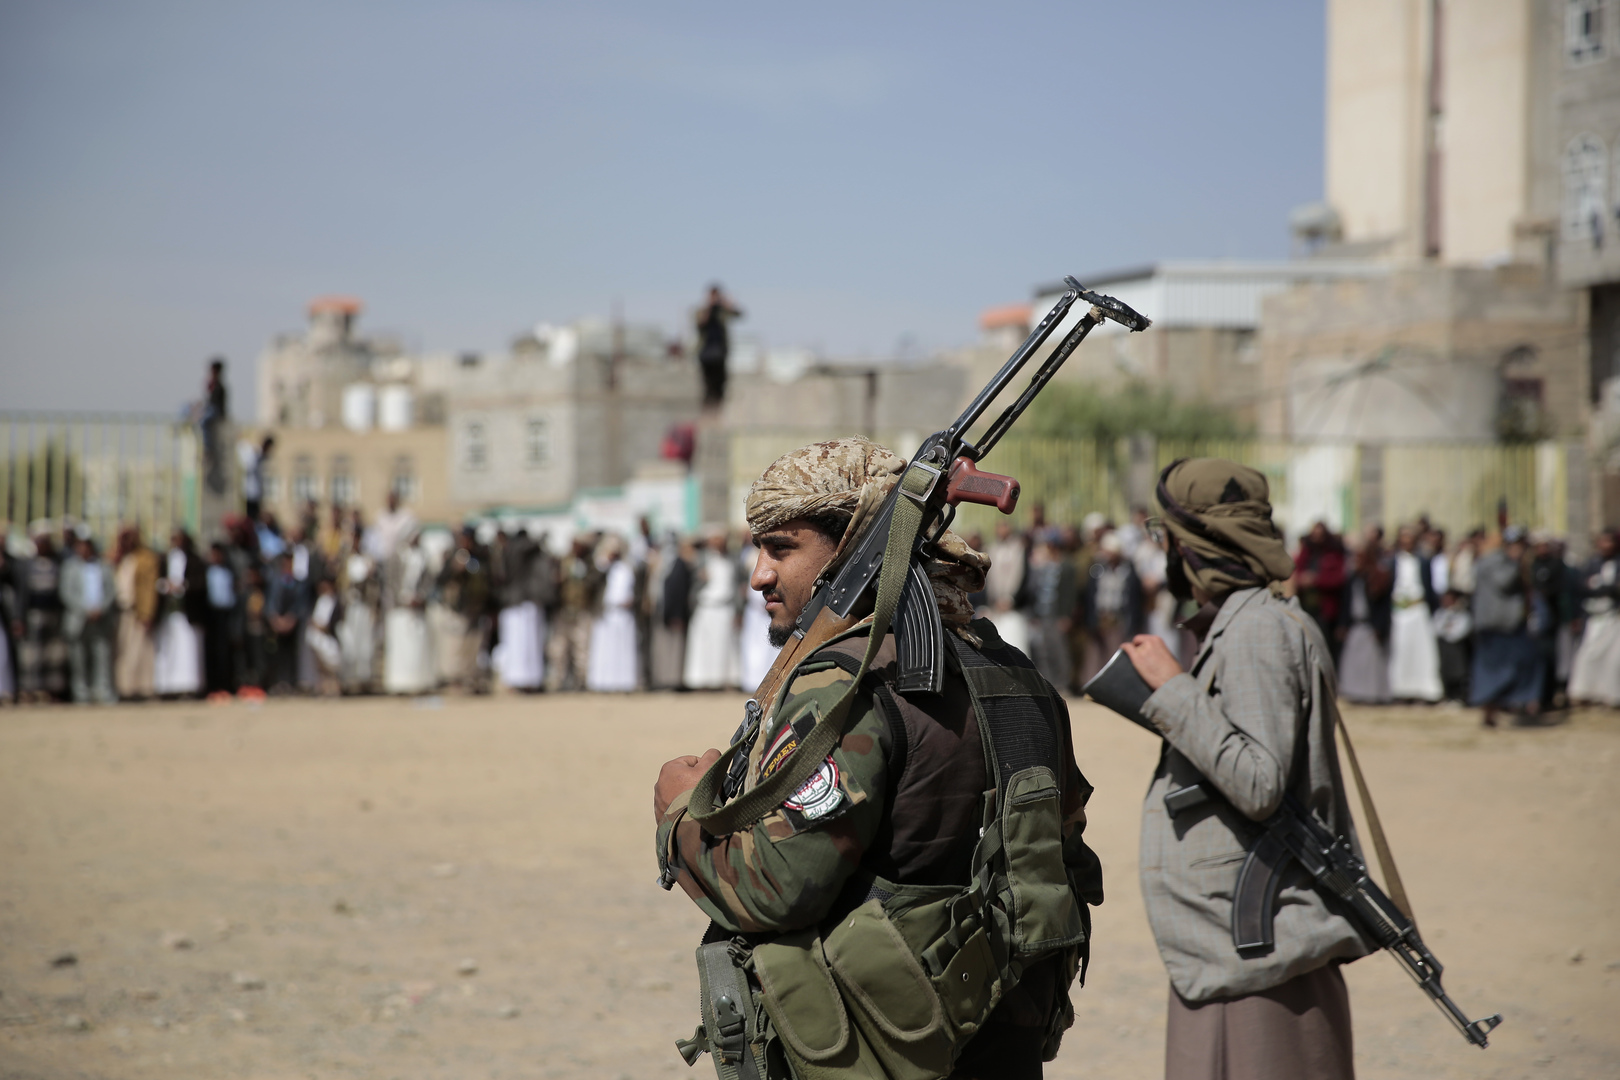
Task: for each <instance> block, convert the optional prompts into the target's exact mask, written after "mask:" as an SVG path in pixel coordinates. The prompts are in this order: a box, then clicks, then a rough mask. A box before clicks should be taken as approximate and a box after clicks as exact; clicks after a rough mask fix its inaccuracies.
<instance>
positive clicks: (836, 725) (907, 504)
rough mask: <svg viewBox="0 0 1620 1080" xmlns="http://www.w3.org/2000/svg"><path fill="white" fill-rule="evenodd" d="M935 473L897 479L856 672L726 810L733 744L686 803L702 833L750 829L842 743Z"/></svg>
mask: <svg viewBox="0 0 1620 1080" xmlns="http://www.w3.org/2000/svg"><path fill="white" fill-rule="evenodd" d="M936 477H937V474H936V473H935V472H934V471H933V470H929V469H921V468H918V467H916V465H915V464H913V465H912V466H910V467H908V468H907V469H906V471H905V474H904V475H903V476H902V477H901V478H900V484H899V491H898V492H897V493H896V495H895V503H894V515H893V518H892V520H891V524H890V526H889V539H888V544H887V545H886V546H885V548H884V550H883V566H882V568H881V569H880V570H879V571H878V587H877V603H876V605H875V607H874V609H873V611H872V629H871V632H870V636H869V637H868V638H867V642H866V654H865V655H864V656H863V657H862V658H861V667H860V670H859V671H858V672H857V673H856V675H855V678H854V679H853V680H852V681H851V682H850V684H849V687H848V689H846V690H845V691H844V693H843V695H842V696H841V697H839V699H838V700H837V701H836V702H835V703H834V704H833V706H832V708H830V709H829V710H827V713H826V714H825V715H824V716H823V717H822V718H821V719H820V720H819V721H818V722H817V723H816V726H815V727H814V728H812V729H811V730H810V734H808V735H806V736H805V738H804V742H803V743H801V744H800V745H799V748H798V749H797V750H795V751H794V752H793V756H792V757H791V758H789V759H788V762H787V764H786V765H784V766H783V767H782V768H780V769H778V770H777V771H776V772H774V773H772V774H771V775H770V776H768V777H766V778H765V779H764V780H762V781H760V782H759V784H758V785H756V786H755V787H753V788H751V789H750V790H748V791H745V792H743V793H742V794H741V795H739V796H737V798H735V799H733V800H732V801H730V802H728V803H726V804H725V805H724V806H719V805H717V804H716V796H717V795H718V794H719V793H720V784H721V781H722V780H723V779H724V778H725V775H726V770H727V769H728V768H729V767H730V763H731V759H732V758H733V757H734V756H735V755H736V754H737V753H738V744H736V743H733V744H732V745H731V746H730V747H728V748H727V750H726V752H725V753H723V754H721V755H720V759H719V760H718V761H716V762H715V763H714V764H713V765H711V766H709V769H708V771H707V772H705V773H704V774H703V778H702V779H701V780H699V781H698V784H697V787H695V788H694V789H692V795H691V798H690V800H689V801H688V803H687V814H688V816H689V817H691V818H692V820H693V821H695V822H697V823H698V825H699V826H701V827H702V828H703V829H704V831H705V832H708V833H710V834H711V835H714V836H725V835H728V834H730V833H734V832H738V831H740V830H742V829H746V828H749V827H751V826H752V825H753V824H754V823H755V822H756V821H758V820H759V819H760V818H762V817H764V816H765V815H766V814H768V813H770V812H771V810H773V809H774V808H776V807H777V806H779V805H780V804H781V803H782V802H784V801H785V800H786V799H787V798H788V796H790V795H792V794H793V792H795V791H797V790H798V789H799V788H800V787H801V786H802V785H803V784H804V782H805V781H806V780H808V779H810V776H811V774H812V773H814V772H815V771H816V770H817V769H819V768H821V763H822V762H823V761H824V760H825V759H826V758H827V755H829V754H831V753H832V752H833V750H835V749H836V748H837V747H838V744H839V743H840V742H841V741H843V738H844V725H845V722H846V720H847V719H848V717H849V714H850V709H851V706H852V705H853V704H854V701H855V695H856V693H857V692H858V691H859V689H860V684H861V680H862V679H864V678H865V677H866V673H867V672H868V671H869V670H871V667H872V660H873V658H874V657H876V656H877V652H878V649H879V648H881V647H882V645H883V639H884V638H886V637H887V636H888V633H889V624H890V622H891V621H892V620H893V618H894V611H895V608H896V607H897V606H898V605H899V603H900V593H901V591H902V590H903V589H904V587H905V583H906V575H907V572H908V570H909V568H910V566H911V553H912V548H913V546H914V545H915V543H916V539H917V532H918V530H919V529H920V528H921V527H922V519H923V503H922V499H923V497H924V496H925V495H926V493H927V491H928V487H929V485H930V484H931V483H932V482H933V481H934V480H935V479H936Z"/></svg>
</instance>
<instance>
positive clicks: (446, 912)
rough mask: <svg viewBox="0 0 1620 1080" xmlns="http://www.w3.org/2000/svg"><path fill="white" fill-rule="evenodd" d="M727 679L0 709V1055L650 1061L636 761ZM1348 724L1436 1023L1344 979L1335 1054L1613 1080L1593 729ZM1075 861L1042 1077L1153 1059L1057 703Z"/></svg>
mask: <svg viewBox="0 0 1620 1080" xmlns="http://www.w3.org/2000/svg"><path fill="white" fill-rule="evenodd" d="M741 701H742V699H741V698H740V697H738V696H735V695H715V696H702V695H686V696H681V695H663V696H644V697H607V696H596V697H588V696H564V697H545V698H498V699H493V700H491V699H480V700H465V699H449V700H445V701H438V700H434V699H429V700H425V701H419V702H410V701H406V702H398V701H387V700H362V701H343V702H319V703H317V702H306V701H298V702H273V703H270V704H268V705H265V706H262V707H247V706H242V705H232V706H223V707H208V706H204V705H200V704H184V705H151V706H129V707H118V708H109V709H82V710H80V709H56V710H38V709H33V710H29V709H23V710H7V711H4V712H0V1077H6V1078H30V1080H33V1078H38V1080H46V1078H50V1080H56V1078H69V1077H95V1078H131V1080H145V1078H152V1080H158V1078H162V1080H172V1078H176V1077H184V1078H190V1077H197V1078H204V1077H206V1078H216V1077H218V1078H252V1080H282V1078H291V1077H317V1078H326V1077H377V1078H383V1080H388V1078H395V1077H398V1078H402V1080H404V1078H422V1077H458V1078H460V1077H491V1078H497V1077H565V1076H566V1077H572V1076H579V1077H635V1078H640V1077H657V1076H666V1075H667V1076H684V1075H691V1076H710V1075H712V1073H711V1072H709V1069H710V1066H709V1064H708V1063H707V1062H706V1061H703V1062H699V1066H698V1068H699V1070H700V1071H698V1072H694V1073H688V1072H687V1070H686V1067H685V1065H684V1064H683V1063H682V1062H681V1060H680V1059H679V1058H678V1057H677V1056H676V1054H675V1051H674V1049H673V1047H672V1045H671V1043H672V1041H673V1040H674V1039H675V1038H676V1037H678V1036H684V1035H687V1034H689V1033H690V1032H691V1030H692V1027H693V1025H694V1024H695V1022H696V1020H695V1011H696V1007H695V998H696V975H695V972H694V969H693V966H692V948H693V946H694V944H695V943H696V939H697V937H698V936H699V934H700V932H701V931H702V928H703V920H702V919H701V918H700V917H699V914H698V912H697V911H696V909H695V908H693V907H692V905H691V904H690V903H689V902H688V901H687V900H686V899H685V898H684V897H682V896H681V895H680V894H679V893H678V892H676V893H674V894H668V893H664V892H662V891H661V890H659V889H658V888H657V887H656V885H655V884H654V882H653V878H654V873H655V870H654V865H653V858H652V851H651V825H650V818H651V811H650V788H651V783H652V779H653V777H654V775H655V772H656V770H657V767H658V765H659V764H660V763H661V762H662V761H664V760H665V759H666V758H669V757H671V756H674V755H676V754H680V753H691V752H697V751H700V750H702V749H703V748H704V747H706V746H709V745H711V744H712V743H714V742H715V741H716V740H717V739H719V738H723V737H724V736H725V735H727V734H729V732H730V730H731V729H732V727H733V726H734V724H735V723H736V720H737V718H738V716H739V715H740V709H741ZM1350 723H1351V724H1352V727H1353V730H1354V731H1355V732H1356V734H1357V741H1358V748H1359V749H1360V750H1361V752H1362V757H1363V760H1364V764H1365V766H1366V768H1367V769H1368V772H1369V774H1370V779H1371V782H1372V784H1373V786H1374V791H1375V793H1376V794H1377V796H1378V798H1379V804H1380V807H1381V809H1382V811H1383V814H1384V816H1385V819H1386V822H1387V823H1388V827H1389V831H1390V833H1391V842H1392V844H1393V845H1394V847H1395V850H1396V853H1397V855H1398V857H1399V858H1400V860H1401V866H1402V870H1403V872H1404V874H1405V876H1406V880H1407V886H1408V889H1409V891H1410V893H1411V896H1412V901H1413V904H1414V905H1415V906H1416V907H1417V913H1418V917H1419V921H1420V924H1421V926H1422V927H1423V930H1424V934H1425V937H1426V939H1427V940H1428V942H1429V944H1430V946H1431V947H1432V948H1433V949H1434V950H1435V952H1436V953H1437V954H1438V955H1439V957H1440V959H1441V960H1442V961H1443V962H1445V963H1446V964H1447V965H1448V967H1447V985H1448V988H1449V989H1450V990H1451V992H1452V994H1453V996H1454V997H1455V998H1456V999H1457V1001H1458V1002H1459V1003H1460V1004H1461V1005H1462V1007H1463V1008H1464V1009H1465V1010H1468V1011H1469V1012H1470V1014H1471V1015H1474V1016H1478V1015H1482V1014H1485V1013H1489V1012H1495V1011H1500V1012H1501V1013H1502V1014H1503V1015H1504V1016H1505V1017H1506V1021H1505V1023H1504V1024H1503V1026H1502V1027H1501V1028H1500V1029H1499V1031H1498V1032H1497V1033H1496V1035H1495V1036H1493V1038H1492V1041H1491V1047H1490V1049H1489V1050H1486V1051H1483V1052H1481V1051H1479V1050H1475V1049H1473V1048H1471V1047H1469V1046H1467V1045H1466V1044H1464V1042H1463V1040H1462V1039H1461V1037H1460V1036H1458V1035H1457V1034H1456V1033H1455V1032H1454V1031H1453V1030H1452V1028H1451V1027H1450V1026H1449V1025H1447V1024H1446V1023H1445V1021H1444V1020H1443V1019H1442V1018H1441V1016H1440V1014H1439V1013H1438V1012H1437V1011H1436V1010H1435V1009H1434V1008H1433V1007H1432V1006H1431V1005H1430V1004H1429V1003H1428V1002H1427V1001H1426V1000H1425V998H1424V997H1423V995H1422V994H1421V993H1420V992H1419V991H1418V990H1417V989H1416V988H1415V987H1413V986H1412V985H1411V984H1410V983H1409V982H1408V980H1407V979H1406V976H1405V975H1404V974H1402V972H1401V970H1400V969H1399V968H1398V967H1397V966H1396V964H1395V963H1394V961H1393V960H1391V959H1389V958H1388V957H1385V956H1374V957H1369V958H1367V959H1365V960H1362V961H1360V962H1358V963H1356V964H1354V965H1352V966H1351V967H1349V968H1348V969H1346V970H1347V977H1348V980H1349V983H1350V987H1351V995H1352V1002H1353V1008H1354V1011H1355V1022H1356V1038H1357V1046H1356V1049H1357V1066H1358V1073H1359V1075H1360V1076H1362V1077H1363V1078H1384V1077H1412V1076H1421V1077H1426V1078H1440V1077H1521V1076H1523V1077H1570V1078H1574V1077H1615V1076H1620V1025H1617V1023H1616V1020H1617V1019H1620V901H1617V899H1616V898H1617V896H1620V862H1617V860H1616V857H1615V856H1616V852H1617V851H1620V845H1617V844H1616V840H1615V837H1616V835H1617V827H1620V799H1617V798H1616V793H1617V791H1620V785H1617V783H1616V781H1617V780H1620V760H1617V757H1616V754H1617V751H1620V718H1617V717H1616V716H1615V715H1614V714H1599V713H1584V714H1577V715H1576V716H1575V717H1574V718H1573V719H1572V721H1571V722H1570V723H1568V724H1566V725H1565V726H1563V727H1560V728H1556V729H1551V730H1538V731H1513V730H1510V731H1500V732H1483V731H1481V730H1480V729H1479V728H1478V727H1477V718H1476V714H1473V713H1468V712H1463V711H1461V710H1450V711H1447V710H1421V711H1400V710H1382V711H1367V710H1360V711H1352V712H1351V715H1350ZM1075 736H1076V740H1075V741H1076V746H1077V749H1078V754H1079V756H1080V759H1081V767H1082V769H1083V770H1084V771H1085V772H1086V774H1087V775H1088V777H1089V778H1090V779H1091V781H1092V782H1093V783H1094V784H1095V785H1096V787H1097V794H1096V796H1095V798H1094V800H1093V802H1092V811H1091V821H1092V824H1091V830H1090V835H1091V839H1092V843H1093V846H1094V847H1096V849H1097V850H1098V851H1099V853H1100V854H1101V856H1102V859H1103V863H1104V867H1105V870H1106V874H1107V889H1108V900H1107V902H1106V903H1105V904H1104V905H1103V906H1102V907H1101V908H1100V909H1098V911H1097V912H1096V923H1095V932H1096V944H1095V949H1094V952H1093V959H1092V967H1091V976H1090V978H1089V980H1088V985H1087V986H1086V988H1085V989H1084V990H1083V991H1080V992H1078V994H1077V1001H1076V1004H1077V1012H1078V1016H1077V1019H1076V1022H1075V1026H1074V1029H1073V1030H1072V1031H1071V1032H1070V1033H1069V1035H1068V1038H1067V1040H1066V1041H1065V1043H1064V1047H1063V1052H1062V1054H1061V1055H1060V1056H1059V1058H1058V1060H1057V1062H1056V1063H1055V1064H1054V1065H1052V1066H1050V1067H1049V1070H1048V1075H1049V1076H1052V1077H1064V1078H1066V1077H1076V1078H1077V1077H1081V1076H1085V1077H1088V1078H1091V1077H1102V1078H1112V1077H1120V1078H1127V1077H1129V1078H1135V1077H1151V1076H1154V1075H1156V1074H1158V1072H1159V1070H1160V1069H1161V1068H1162V1065H1161V1061H1162V1057H1161V1055H1162V1047H1163V1024H1164V1003H1165V996H1166V983H1165V978H1164V973H1163V969H1162V967H1161V966H1160V964H1159V960H1158V956H1157V954H1156V953H1155V951H1154V948H1153V943H1152V938H1151V937H1150V935H1149V932H1148V927H1147V923H1146V921H1145V919H1144V917H1143V913H1142V906H1141V896H1140V891H1139V889H1138V886H1137V880H1136V832H1137V822H1138V810H1139V803H1140V799H1141V796H1142V792H1143V790H1144V789H1145V787H1146V784H1147V782H1148V777H1149V774H1150V773H1151V771H1152V768H1153V763H1154V760H1155V757H1156V754H1157V742H1156V740H1154V739H1153V738H1152V737H1151V736H1149V735H1147V734H1146V733H1144V732H1142V731H1139V730H1138V729H1136V728H1134V727H1132V726H1131V725H1129V724H1127V723H1125V722H1123V721H1121V720H1118V719H1117V718H1114V717H1113V716H1112V715H1111V714H1108V713H1105V712H1103V711H1102V710H1100V709H1099V708H1097V707H1096V706H1091V705H1077V706H1076V708H1075Z"/></svg>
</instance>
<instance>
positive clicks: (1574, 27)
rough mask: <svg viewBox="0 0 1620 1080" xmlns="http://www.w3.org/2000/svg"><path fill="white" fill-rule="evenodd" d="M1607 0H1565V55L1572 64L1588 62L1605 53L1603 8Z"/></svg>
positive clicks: (1599, 57)
mask: <svg viewBox="0 0 1620 1080" xmlns="http://www.w3.org/2000/svg"><path fill="white" fill-rule="evenodd" d="M1606 3H1607V0H1565V3H1564V55H1565V56H1567V57H1569V62H1570V63H1571V64H1588V63H1591V62H1592V61H1593V60H1601V59H1603V55H1604V51H1605V50H1604V42H1603V31H1604V25H1603V16H1604V11H1603V8H1604V6H1605V5H1606Z"/></svg>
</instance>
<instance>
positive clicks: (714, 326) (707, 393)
mask: <svg viewBox="0 0 1620 1080" xmlns="http://www.w3.org/2000/svg"><path fill="white" fill-rule="evenodd" d="M740 318H742V308H739V307H738V306H737V305H736V304H734V303H732V302H731V300H730V298H728V297H727V296H726V294H725V293H724V292H722V291H721V289H720V283H719V282H715V283H714V284H713V285H710V286H709V297H708V299H707V300H705V301H704V302H703V306H702V307H700V308H698V311H697V333H698V366H699V367H700V368H702V370H703V405H704V408H711V409H718V408H719V407H720V403H721V402H723V401H724V400H725V399H726V359H727V357H729V356H730V355H731V337H730V335H729V334H728V333H727V331H726V324H727V323H729V322H730V321H731V320H732V319H740Z"/></svg>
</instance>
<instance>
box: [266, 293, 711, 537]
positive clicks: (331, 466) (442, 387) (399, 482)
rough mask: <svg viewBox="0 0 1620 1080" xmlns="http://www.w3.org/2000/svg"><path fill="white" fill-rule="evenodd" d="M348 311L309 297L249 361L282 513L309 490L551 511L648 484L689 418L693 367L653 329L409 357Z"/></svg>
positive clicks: (273, 496) (606, 330)
mask: <svg viewBox="0 0 1620 1080" xmlns="http://www.w3.org/2000/svg"><path fill="white" fill-rule="evenodd" d="M360 311H361V305H360V304H359V302H358V301H355V300H350V299H344V298H327V299H323V300H318V301H316V302H315V303H313V304H312V305H311V306H310V311H309V315H310V321H309V326H308V328H307V329H306V331H305V332H304V333H303V334H301V335H288V336H284V337H282V338H278V339H277V340H276V341H275V342H273V343H272V344H271V346H270V347H269V348H268V349H267V350H266V351H265V353H264V354H263V355H262V356H261V357H260V359H259V387H260V397H259V421H260V424H261V426H262V427H263V428H264V429H268V430H273V431H274V432H275V435H276V439H277V449H276V452H275V455H274V457H273V458H272V461H271V464H270V467H269V469H268V477H269V489H270V490H269V491H268V493H267V495H268V499H267V501H268V503H269V505H270V506H271V508H272V509H273V510H275V511H276V512H277V513H278V514H280V515H282V516H284V517H285V516H286V515H289V514H292V513H295V512H296V510H297V508H299V507H301V506H302V505H303V504H304V503H305V502H306V501H308V500H311V499H313V500H316V501H318V502H321V503H331V502H337V503H340V504H343V505H350V506H356V507H358V508H360V509H361V510H362V512H364V513H365V514H367V516H373V515H375V514H376V513H377V512H378V511H380V510H381V508H382V506H383V504H384V501H385V500H386V498H387V495H388V493H389V492H390V491H394V492H397V493H399V495H400V496H401V498H402V499H403V500H404V501H405V502H407V503H409V504H411V505H412V506H413V507H414V508H415V510H416V512H417V514H418V516H419V517H421V518H422V519H423V520H425V521H436V522H451V521H457V520H460V519H461V518H463V517H465V516H467V515H469V514H472V513H475V512H481V511H484V510H487V509H489V508H491V507H506V508H517V509H521V510H524V511H531V512H534V513H542V512H547V511H551V512H561V511H562V510H565V509H566V508H568V507H570V506H571V505H573V504H574V503H575V502H576V500H577V499H578V497H579V496H581V494H582V493H592V492H600V491H601V490H602V489H616V488H622V487H624V486H625V485H626V484H627V483H628V482H630V481H631V480H632V479H634V478H636V477H637V476H638V475H640V476H641V477H642V479H643V481H644V483H643V484H642V486H643V487H645V486H646V482H650V481H647V474H648V469H647V463H649V462H657V460H658V459H659V457H660V452H661V444H662V443H663V441H664V439H665V436H666V435H667V434H668V433H669V432H670V430H671V429H672V428H674V427H677V426H679V425H682V424H687V425H689V424H691V423H693V422H694V421H695V420H696V419H697V415H698V411H699V388H698V377H697V372H696V370H695V365H694V364H693V363H691V362H690V361H689V360H688V359H686V358H685V355H684V353H685V351H684V350H683V349H680V348H678V347H676V348H672V347H671V344H670V342H669V341H668V340H667V339H666V338H665V336H664V335H663V333H662V331H660V330H659V329H658V328H657V327H650V326H625V325H617V326H615V325H610V324H607V323H603V322H590V321H586V322H582V323H579V324H577V325H575V326H571V327H560V328H555V327H540V328H538V329H537V331H536V332H535V333H532V334H528V335H525V336H523V337H521V338H520V339H518V341H516V342H515V343H514V345H513V347H512V349H511V350H510V351H508V352H504V353H498V354H479V353H459V354H426V355H408V354H405V353H404V352H403V351H402V350H400V349H398V348H397V347H395V346H393V345H392V344H390V343H388V342H380V341H377V340H374V339H368V338H364V337H361V336H359V335H358V334H357V333H356V332H355V322H356V320H357V318H358V316H359V314H360ZM654 471H657V470H654ZM681 471H682V472H683V473H684V466H683V468H682V470H681ZM667 472H668V470H667V469H666V470H664V473H667ZM660 475H663V474H662V473H661V474H660ZM665 480H668V477H665ZM680 482H681V483H684V480H682V481H680ZM658 499H659V501H660V505H667V504H670V503H671V499H670V498H669V497H667V493H665V494H663V495H660V496H658ZM679 501H681V502H682V503H683V504H684V498H683V499H681V500H679ZM670 524H672V525H674V526H676V527H684V526H685V525H686V523H685V522H684V521H682V522H670Z"/></svg>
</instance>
